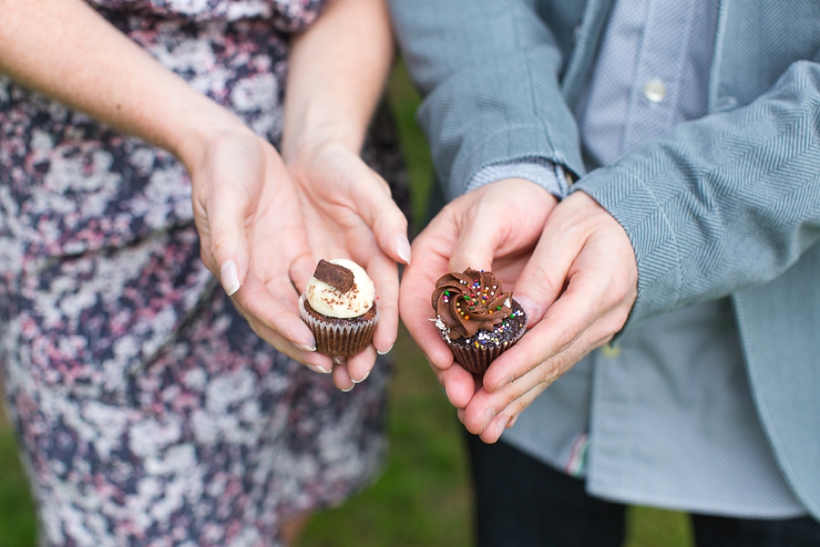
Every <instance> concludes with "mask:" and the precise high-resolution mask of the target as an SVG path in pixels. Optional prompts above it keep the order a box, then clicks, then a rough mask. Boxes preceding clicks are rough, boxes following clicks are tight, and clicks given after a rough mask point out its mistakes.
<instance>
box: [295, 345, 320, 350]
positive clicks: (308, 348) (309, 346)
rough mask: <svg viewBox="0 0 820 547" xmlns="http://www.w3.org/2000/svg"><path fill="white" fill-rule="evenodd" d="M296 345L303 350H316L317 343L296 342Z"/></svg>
mask: <svg viewBox="0 0 820 547" xmlns="http://www.w3.org/2000/svg"><path fill="white" fill-rule="evenodd" d="M296 347H297V348H299V349H300V350H302V351H316V345H315V344H310V345H309V344H296Z"/></svg>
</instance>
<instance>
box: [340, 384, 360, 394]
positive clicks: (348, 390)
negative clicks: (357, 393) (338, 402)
mask: <svg viewBox="0 0 820 547" xmlns="http://www.w3.org/2000/svg"><path fill="white" fill-rule="evenodd" d="M354 387H356V382H353V383H352V384H351V385H350V387H349V388H347V389H342V388H339V390H340V391H343V392H344V393H348V392H350V391H351V390H352V389H353V388H354Z"/></svg>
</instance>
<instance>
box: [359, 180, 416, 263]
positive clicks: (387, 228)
mask: <svg viewBox="0 0 820 547" xmlns="http://www.w3.org/2000/svg"><path fill="white" fill-rule="evenodd" d="M361 167H362V172H361V173H360V176H362V177H365V176H367V177H369V178H371V180H373V179H375V182H376V183H377V186H378V188H374V187H373V186H369V185H368V186H363V185H360V184H359V185H353V188H356V190H354V192H355V193H356V194H357V195H356V196H354V199H353V200H352V202H353V203H354V204H355V207H356V212H357V213H358V214H359V216H360V217H361V218H362V219H363V220H364V221H365V223H366V224H367V225H368V226H369V227H370V230H371V231H372V232H373V235H374V236H375V237H376V241H377V243H378V245H379V248H380V249H381V250H382V252H383V253H384V254H386V255H387V256H389V257H390V258H392V259H393V260H395V261H396V262H401V263H403V264H410V240H409V239H408V238H407V218H405V216H404V213H402V212H401V209H399V207H398V205H396V202H395V201H393V197H392V196H391V195H390V189H389V186H388V185H387V182H385V180H384V179H382V178H381V177H380V176H378V175H376V174H375V173H373V172H372V171H371V170H370V169H369V168H368V167H366V166H364V165H362V166H361Z"/></svg>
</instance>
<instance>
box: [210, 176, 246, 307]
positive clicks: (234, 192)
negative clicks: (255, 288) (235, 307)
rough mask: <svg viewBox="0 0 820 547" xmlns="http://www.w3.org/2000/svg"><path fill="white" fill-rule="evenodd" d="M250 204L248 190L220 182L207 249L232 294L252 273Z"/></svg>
mask: <svg viewBox="0 0 820 547" xmlns="http://www.w3.org/2000/svg"><path fill="white" fill-rule="evenodd" d="M247 205H248V199H247V195H246V194H245V192H243V191H242V190H240V189H238V188H236V187H233V186H232V185H231V184H229V183H225V184H218V185H216V188H215V190H214V193H213V197H212V200H211V203H210V207H209V208H208V219H209V229H210V237H209V238H208V243H209V248H208V249H207V251H208V252H209V253H210V254H211V259H212V261H213V264H214V265H215V266H216V267H217V268H218V272H219V274H218V275H219V281H220V283H221V284H222V288H223V289H225V292H226V293H227V294H228V296H233V294H234V293H235V292H236V291H238V290H239V288H240V287H241V286H242V284H243V283H244V282H245V278H246V276H247V275H248V268H249V263H250V258H249V254H250V251H249V244H248V236H247V232H246V231H245V217H246V211H247ZM205 250H206V249H203V252H204V251H205Z"/></svg>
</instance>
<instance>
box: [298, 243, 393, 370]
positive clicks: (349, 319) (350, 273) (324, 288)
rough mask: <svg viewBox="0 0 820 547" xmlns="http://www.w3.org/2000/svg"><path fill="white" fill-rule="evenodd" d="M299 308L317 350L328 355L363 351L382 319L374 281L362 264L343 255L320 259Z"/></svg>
mask: <svg viewBox="0 0 820 547" xmlns="http://www.w3.org/2000/svg"><path fill="white" fill-rule="evenodd" d="M299 311H300V313H301V315H302V320H304V322H305V323H307V326H308V327H309V328H310V330H311V331H312V332H313V336H314V338H315V339H316V351H318V352H319V353H323V354H325V355H334V356H342V355H356V354H357V353H359V352H361V351H363V350H364V349H365V348H366V347H367V346H368V344H370V341H371V340H372V339H373V332H374V331H375V330H376V323H377V322H378V320H379V311H378V307H377V305H376V289H375V287H374V286H373V281H372V280H371V279H370V277H368V275H367V273H366V272H365V271H364V270H363V269H362V267H361V266H359V265H358V264H356V263H355V262H353V261H352V260H347V259H344V258H337V259H334V260H331V261H329V262H328V261H326V260H320V261H319V265H318V266H316V271H315V272H314V273H313V277H312V278H310V281H309V282H308V285H307V289H305V293H304V294H303V295H302V296H300V297H299Z"/></svg>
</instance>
